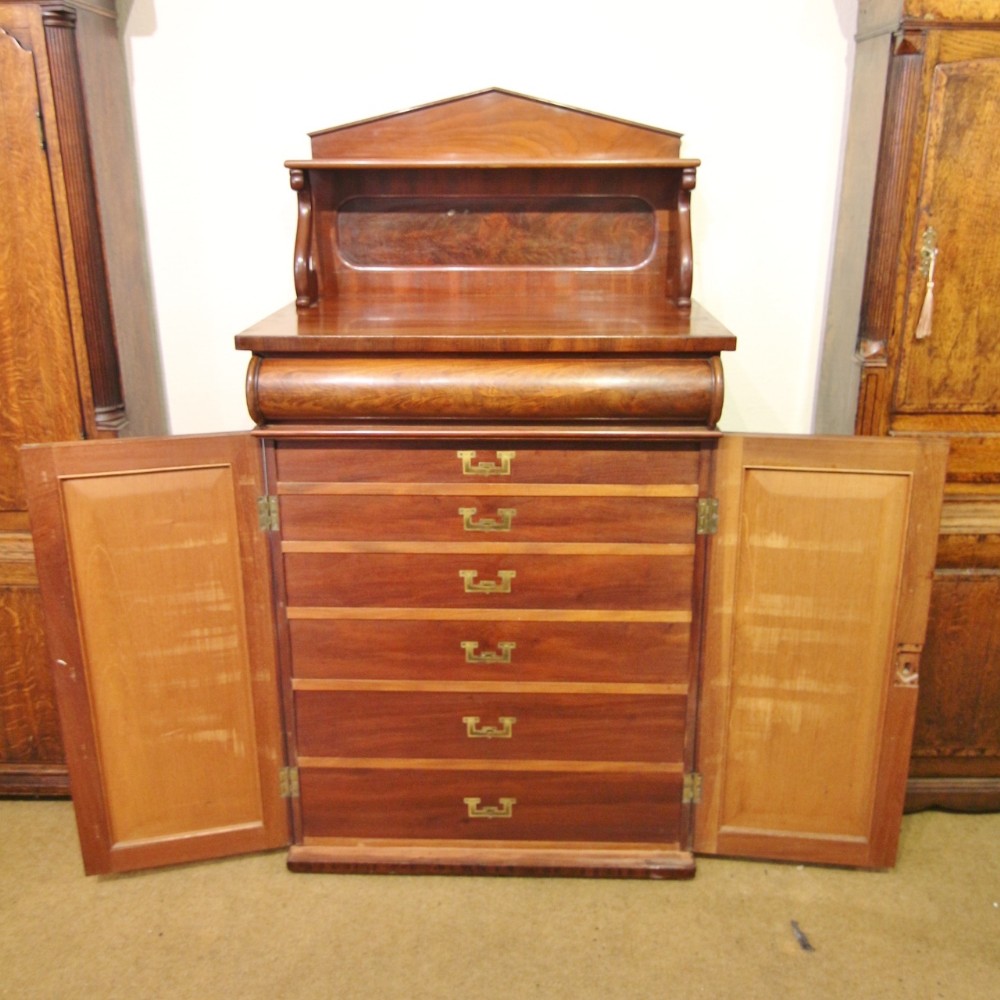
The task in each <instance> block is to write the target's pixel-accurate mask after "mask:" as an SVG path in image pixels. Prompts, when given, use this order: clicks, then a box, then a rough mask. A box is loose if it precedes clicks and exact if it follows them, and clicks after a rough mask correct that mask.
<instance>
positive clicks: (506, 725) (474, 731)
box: [462, 715, 517, 740]
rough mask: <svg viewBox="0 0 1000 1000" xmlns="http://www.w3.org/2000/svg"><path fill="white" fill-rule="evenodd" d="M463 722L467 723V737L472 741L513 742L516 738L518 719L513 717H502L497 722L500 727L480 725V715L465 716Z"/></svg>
mask: <svg viewBox="0 0 1000 1000" xmlns="http://www.w3.org/2000/svg"><path fill="white" fill-rule="evenodd" d="M462 721H463V722H464V723H465V735H466V736H468V737H469V739H470V740H511V739H513V738H514V723H515V722H517V718H516V717H515V716H513V715H501V716H500V718H499V719H497V722H498V723H500V724H499V725H498V726H483V725H480V722H479V716H478V715H463V716H462Z"/></svg>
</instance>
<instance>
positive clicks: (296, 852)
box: [288, 837, 695, 879]
mask: <svg viewBox="0 0 1000 1000" xmlns="http://www.w3.org/2000/svg"><path fill="white" fill-rule="evenodd" d="M288 868H289V870H291V871H295V872H336V873H340V874H366V875H387V874H393V873H397V872H400V871H406V872H410V873H412V874H419V875H480V876H482V875H490V876H497V875H536V876H543V877H547V878H551V877H556V876H575V877H583V878H642V879H690V878H693V877H694V873H695V866H694V858H693V856H692V855H691V853H690V851H686V850H681V849H679V848H674V849H671V848H670V847H665V846H664V845H663V844H659V843H656V844H636V845H633V846H631V847H622V846H620V845H602V844H598V845H594V844H590V843H574V844H571V845H569V846H566V845H564V844H561V843H559V842H558V841H553V842H549V843H533V844H524V843H522V844H520V845H519V846H517V847H511V846H508V845H507V844H498V843H492V844H485V843H483V842H482V841H478V842H472V843H467V844H464V845H462V844H460V843H458V842H456V841H423V842H420V841H416V840H409V841H408V842H407V844H406V846H405V847H403V846H400V844H399V843H398V842H396V843H390V844H381V843H379V842H378V841H377V840H374V839H373V838H370V837H366V838H365V839H364V840H363V841H357V840H351V839H349V838H347V839H333V838H323V839H319V838H311V839H310V842H309V844H307V845H305V846H300V845H295V844H293V845H292V847H291V848H290V849H289V852H288Z"/></svg>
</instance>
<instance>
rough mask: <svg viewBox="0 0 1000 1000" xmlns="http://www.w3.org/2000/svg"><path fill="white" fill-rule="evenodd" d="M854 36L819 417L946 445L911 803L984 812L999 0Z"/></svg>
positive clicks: (949, 6)
mask: <svg viewBox="0 0 1000 1000" xmlns="http://www.w3.org/2000/svg"><path fill="white" fill-rule="evenodd" d="M858 28H859V46H858V62H857V71H856V76H855V84H854V86H855V92H856V93H857V95H858V98H857V100H856V102H855V106H854V108H853V110H852V129H853V131H852V134H851V138H850V142H849V147H848V172H847V177H846V179H845V194H844V201H843V208H842V224H841V232H840V236H841V242H840V250H839V261H840V263H839V271H838V278H839V280H835V283H834V290H833V295H832V297H833V298H834V299H837V300H839V303H840V304H839V306H838V309H839V312H840V315H833V314H834V313H835V310H831V313H832V321H831V328H830V330H829V331H828V342H827V346H826V363H825V366H824V374H823V378H822V388H821V407H820V414H819V420H818V427H819V429H821V430H844V429H850V426H851V424H852V423H853V427H854V429H855V430H856V432H857V433H859V434H865V435H891V436H893V437H903V436H905V437H924V436H931V435H933V436H942V437H944V438H946V439H947V440H948V441H949V443H950V457H949V460H948V477H947V487H946V496H945V503H944V508H943V514H942V520H941V525H940V540H939V545H938V555H937V565H936V569H935V572H934V586H933V593H932V600H931V612H930V624H929V631H928V638H927V649H926V651H925V654H924V660H923V670H922V678H921V694H920V702H919V708H918V715H917V723H916V733H915V736H914V743H913V760H912V765H911V780H910V785H909V795H908V799H907V802H908V806H909V808H914V809H915V808H922V807H927V806H941V807H948V808H956V809H973V810H974V809H997V808H1000V652H998V650H1000V616H998V614H997V607H998V600H1000V445H998V441H1000V326H998V322H997V319H998V317H1000V291H998V289H1000V264H998V261H1000V236H998V234H997V231H996V227H995V225H994V224H993V220H994V218H995V217H996V214H997V212H998V210H1000V194H998V192H1000V167H998V162H997V157H996V136H997V132H998V129H1000V4H998V3H996V2H988V0H933V2H927V0H905V2H900V0H895V2H884V3H868V4H862V8H861V17H860V19H859V25H858ZM882 90H884V93H885V100H884V108H883V107H882V106H881V105H880V104H879V103H878V102H874V101H872V93H873V92H876V91H878V92H881V91H882ZM865 102H868V106H864V105H865ZM866 244H867V257H866V256H865V247H866ZM865 261H867V263H865ZM849 306H850V307H851V308H850V309H849V308H848V307H849ZM859 317H860V319H859ZM855 345H856V354H857V359H858V360H857V363H856V364H855V363H854V362H852V360H851V354H852V349H854V348H855ZM859 376H860V377H859ZM855 398H856V400H857V402H856V405H855V402H854V401H855ZM845 425H846V426H845Z"/></svg>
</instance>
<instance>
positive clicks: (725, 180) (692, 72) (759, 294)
mask: <svg viewBox="0 0 1000 1000" xmlns="http://www.w3.org/2000/svg"><path fill="white" fill-rule="evenodd" d="M119 3H120V7H121V9H122V18H123V22H124V23H123V33H124V37H125V42H126V50H127V52H128V56H129V60H130V68H131V74H132V82H133V86H134V102H135V124H136V131H137V139H138V144H139V156H140V169H141V173H142V183H143V188H144V195H145V201H146V210H147V214H148V226H149V239H150V254H151V267H152V274H153V284H154V292H155V295H156V302H157V314H158V320H159V328H160V336H161V340H162V350H163V360H164V368H165V373H166V381H167V394H168V400H169V406H170V415H171V423H172V429H173V431H174V432H175V433H193V432H202V431H215V430H231V429H240V428H244V427H248V426H249V425H250V421H249V418H248V416H247V414H246V408H245V404H244V399H243V375H244V371H245V367H246V361H247V358H246V356H245V355H243V354H239V353H237V352H236V351H235V349H234V348H233V336H234V335H235V334H236V333H238V332H239V331H241V330H242V329H244V328H245V327H247V326H250V325H251V324H252V323H254V322H255V321H256V320H258V319H260V318H262V317H263V316H265V315H267V314H268V313H270V312H272V311H273V310H275V309H278V308H280V307H281V306H283V305H284V304H285V303H287V302H289V301H290V300H291V299H292V298H293V288H292V242H293V235H294V228H295V216H296V211H295V199H294V195H293V193H292V191H291V190H290V188H289V186H288V178H287V171H286V170H285V168H284V166H283V162H284V161H285V160H286V159H290V158H296V157H307V156H308V154H309V143H308V139H307V136H306V133H307V132H309V131H314V130H316V129H319V128H323V127H326V126H330V125H339V124H343V123H346V122H351V121H356V120H358V119H362V118H367V117H371V116H374V115H379V114H382V113H385V112H389V111H396V110H401V109H404V108H408V107H413V106H415V105H418V104H422V103H425V102H428V101H435V100H439V99H442V98H446V97H451V96H454V95H457V94H463V93H468V92H470V91H475V90H480V89H483V88H486V87H493V86H497V87H504V88H507V89H510V90H515V91H518V92H521V93H524V94H528V95H531V96H535V97H540V98H544V99H546V100H550V101H555V102H557V103H562V104H568V105H572V106H575V107H580V108H586V109H589V110H593V111H598V112H602V113H605V114H610V115H614V116H617V117H621V118H627V119H630V120H633V121H638V122H643V123H646V124H649V125H655V126H659V127H663V128H669V129H674V130H676V131H681V132H683V133H684V134H685V138H684V143H683V147H682V152H683V154H684V155H685V156H692V157H697V158H700V159H701V160H702V167H701V168H700V170H699V174H698V187H697V189H696V191H695V193H694V198H693V204H692V217H693V226H694V240H695V288H694V292H695V297H696V298H697V299H698V300H699V301H700V302H701V303H702V304H703V305H704V306H706V307H707V308H708V309H709V310H710V311H711V312H713V313H714V314H715V315H716V316H717V317H718V318H719V319H720V320H721V321H722V322H724V323H725V324H726V325H727V326H728V327H729V328H730V329H731V330H732V331H733V332H734V333H735V334H736V335H737V337H738V338H739V346H738V348H737V351H736V353H735V354H734V355H727V356H726V358H725V370H726V379H727V381H726V389H727V400H726V407H725V412H724V415H723V426H724V427H725V428H727V429H729V430H751V431H777V432H782V431H791V432H804V431H808V430H809V429H810V424H811V414H812V406H813V396H814V382H815V371H816V366H817V359H818V356H819V346H820V338H821V335H822V328H823V316H824V312H825V296H826V289H827V281H828V275H829V270H830V256H831V250H832V234H833V229H834V213H835V206H836V199H837V188H838V178H839V171H840V160H841V152H842V136H843V130H844V114H845V108H846V103H847V88H848V84H849V79H850V72H849V71H850V62H851V58H852V53H853V42H852V40H851V39H852V36H853V31H854V24H855V20H856V0H811V2H803V0H759V2H758V3H756V4H749V3H747V2H746V0H713V2H703V3H690V2H680V0H617V2H613V3H612V2H605V3H589V2H586V0H580V2H576V3H562V2H552V0H548V2H547V0H533V2H525V0H507V2H506V3H505V4H503V5H502V6H501V5H496V4H491V5H487V4H475V3H470V2H469V0H461V2H457V0H428V2H425V3H414V2H413V0H381V2H379V0H368V2H363V0H360V2H343V0H341V2H331V0H284V3H282V4H274V3H266V4H265V3H263V2H256V3H255V2H253V0H245V2H242V3H238V4H234V3H232V2H231V0H229V2H227V0H119Z"/></svg>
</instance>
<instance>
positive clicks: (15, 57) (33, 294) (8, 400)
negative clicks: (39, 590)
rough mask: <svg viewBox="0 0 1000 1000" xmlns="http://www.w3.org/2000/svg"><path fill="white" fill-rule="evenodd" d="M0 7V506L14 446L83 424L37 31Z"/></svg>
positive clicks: (11, 473)
mask: <svg viewBox="0 0 1000 1000" xmlns="http://www.w3.org/2000/svg"><path fill="white" fill-rule="evenodd" d="M0 14H2V15H3V18H4V23H3V24H0V149H2V150H3V155H0V190H2V191H3V192H4V193H5V197H4V204H3V213H4V224H3V226H0V274H2V276H3V279H2V280H0V400H2V401H3V402H2V405H0V510H24V506H25V499H24V489H23V487H22V485H21V474H20V469H19V467H18V456H17V449H18V448H19V447H20V446H21V445H22V444H24V443H25V442H33V441H60V440H72V439H74V438H79V437H80V436H81V434H82V427H81V419H80V415H79V414H80V390H79V388H78V385H77V377H76V363H75V358H74V354H73V337H72V335H71V328H70V312H69V305H68V303H67V299H66V295H67V292H66V284H65V281H64V275H63V257H62V249H61V246H60V235H59V231H58V228H57V220H56V209H55V203H54V201H53V197H54V192H53V177H52V176H51V174H50V169H49V160H48V155H47V152H46V148H45V144H44V143H43V141H42V128H43V125H42V100H41V95H40V93H39V81H38V71H39V67H38V66H37V65H36V56H35V54H34V53H33V52H32V51H31V50H30V48H28V47H27V46H28V45H29V44H34V43H37V41H38V38H37V36H36V37H33V35H35V33H36V32H37V33H38V34H40V32H39V31H38V25H37V24H35V23H34V21H33V19H32V18H29V16H28V15H27V13H25V12H18V11H12V10H11V9H10V7H9V6H8V5H0ZM35 16H37V15H35ZM8 28H9V29H10V30H8ZM15 31H16V33H15ZM28 39H31V41H30V42H29V41H28Z"/></svg>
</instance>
